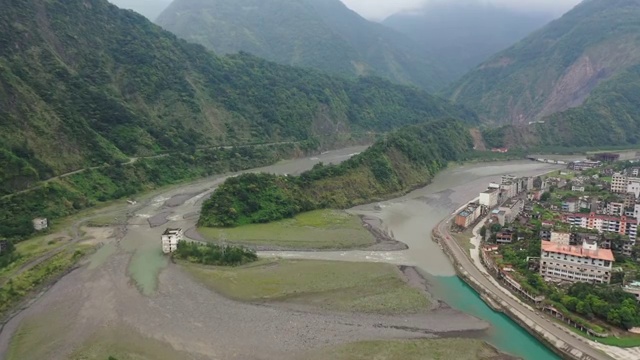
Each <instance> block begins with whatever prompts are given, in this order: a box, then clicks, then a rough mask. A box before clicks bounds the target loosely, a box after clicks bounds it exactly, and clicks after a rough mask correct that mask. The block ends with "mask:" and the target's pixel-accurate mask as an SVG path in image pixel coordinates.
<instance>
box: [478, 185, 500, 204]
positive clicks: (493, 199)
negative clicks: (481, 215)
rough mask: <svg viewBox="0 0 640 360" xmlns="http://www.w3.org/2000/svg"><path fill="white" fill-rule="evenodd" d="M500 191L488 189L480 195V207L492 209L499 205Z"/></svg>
mask: <svg viewBox="0 0 640 360" xmlns="http://www.w3.org/2000/svg"><path fill="white" fill-rule="evenodd" d="M499 194H500V191H499V190H498V189H487V190H485V191H483V192H481V193H480V198H479V200H478V201H479V202H480V205H483V206H486V207H488V208H492V207H494V206H496V205H498V195H499Z"/></svg>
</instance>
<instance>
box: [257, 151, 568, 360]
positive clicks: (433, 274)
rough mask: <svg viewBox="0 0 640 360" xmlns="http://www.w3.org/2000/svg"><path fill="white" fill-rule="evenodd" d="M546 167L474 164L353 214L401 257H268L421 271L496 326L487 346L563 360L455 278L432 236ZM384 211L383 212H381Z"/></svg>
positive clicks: (456, 302) (444, 294)
mask: <svg viewBox="0 0 640 360" xmlns="http://www.w3.org/2000/svg"><path fill="white" fill-rule="evenodd" d="M558 168H559V167H557V166H552V165H548V164H543V163H535V162H530V161H510V162H495V163H484V164H468V165H463V166H457V167H453V168H451V169H448V170H445V171H443V172H441V173H440V174H439V175H438V176H436V178H435V179H434V181H433V183H432V184H430V185H428V186H426V187H425V188H422V189H419V190H416V191H413V192H411V193H409V194H407V195H406V196H403V197H401V198H397V199H393V200H389V201H386V202H382V203H379V204H370V205H365V206H360V207H357V208H354V209H352V210H351V211H353V212H354V213H358V214H364V215H371V216H376V217H378V218H380V219H381V220H382V221H383V224H384V225H383V226H385V228H386V229H387V231H389V232H390V233H392V234H393V235H394V237H395V238H396V239H397V240H399V241H402V242H404V243H405V244H407V245H408V246H409V249H408V250H404V251H396V252H362V251H341V252H330V253H325V252H316V253H304V252H287V253H277V254H276V253H264V254H263V255H279V256H284V257H292V258H312V259H331V260H345V261H363V260H368V261H380V262H389V263H394V264H405V265H413V266H417V267H418V268H419V269H421V270H423V271H424V273H426V274H427V276H426V277H427V279H428V280H429V281H430V282H431V285H432V286H431V288H430V290H431V292H432V293H433V295H434V296H435V297H436V298H439V299H442V300H443V301H444V302H446V303H447V304H449V305H450V306H452V307H453V308H456V309H459V310H462V311H464V312H466V313H468V314H471V315H474V316H477V317H479V318H481V319H483V320H485V321H488V322H489V323H490V324H491V329H490V331H489V332H488V333H487V336H486V338H485V339H486V340H487V341H488V342H489V343H491V344H492V345H494V346H496V347H497V348H498V349H500V350H501V351H504V352H507V353H510V354H513V355H516V356H519V357H522V358H524V359H527V360H529V359H531V360H537V359H558V356H557V355H555V354H554V353H553V352H552V351H550V350H549V349H547V348H546V347H545V346H544V345H543V344H542V343H540V342H539V341H538V340H537V339H536V338H534V337H532V336H531V335H529V333H528V332H526V331H525V330H524V329H522V328H521V327H520V326H519V325H518V324H516V323H515V322H513V321H511V320H510V319H509V318H508V317H507V316H505V315H504V314H502V313H499V312H496V311H493V310H492V309H491V308H490V307H488V306H487V305H486V304H485V303H484V301H482V300H481V299H480V297H479V296H478V294H477V293H476V292H475V291H474V290H473V289H471V288H470V287H468V286H467V285H466V284H465V283H464V282H463V281H462V280H460V279H459V278H458V277H457V276H455V275H456V274H455V271H454V268H453V266H452V264H451V263H450V261H449V258H448V257H447V256H446V255H445V254H444V253H443V252H442V250H441V248H440V246H439V245H438V244H436V243H435V242H433V241H432V240H431V230H432V229H433V228H434V227H435V226H436V225H437V224H438V223H439V222H440V221H441V220H442V219H444V218H446V217H448V216H450V215H451V213H452V212H453V211H455V210H456V209H458V208H459V207H460V206H461V205H463V204H464V203H466V202H468V201H469V200H470V199H473V198H475V197H477V196H478V193H479V192H480V191H482V190H484V189H486V187H487V185H488V184H489V182H491V181H499V180H500V177H501V175H504V174H513V175H516V176H533V175H539V174H541V173H544V172H548V171H551V170H554V169H558ZM376 208H377V209H379V210H376Z"/></svg>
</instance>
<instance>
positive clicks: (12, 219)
mask: <svg viewBox="0 0 640 360" xmlns="http://www.w3.org/2000/svg"><path fill="white" fill-rule="evenodd" d="M301 151H302V150H301V149H300V146H299V145H294V144H282V145H277V146H276V145H274V146H263V147H244V148H234V149H208V150H194V151H193V152H192V153H188V154H173V155H169V156H165V157H158V158H151V159H140V160H138V161H136V162H135V163H132V164H115V165H105V166H102V167H100V168H96V169H91V170H87V171H84V172H81V173H78V174H74V175H70V176H67V177H63V178H60V179H56V180H54V181H51V182H48V183H46V184H44V185H42V186H40V187H37V188H35V189H33V190H30V191H26V192H22V193H17V194H15V195H9V196H3V197H0V238H2V237H6V238H9V239H14V240H20V239H24V238H26V237H28V236H29V235H31V234H33V232H34V229H33V225H32V223H31V220H32V219H33V218H35V217H46V218H48V219H49V221H50V223H55V219H57V218H60V217H64V216H68V215H71V214H74V213H76V212H78V211H80V210H82V209H86V208H88V207H91V206H94V205H97V204H100V203H102V202H105V201H109V200H114V199H122V198H126V197H132V196H134V195H135V194H137V193H140V192H142V191H148V190H152V189H156V188H158V187H161V186H164V185H170V184H175V183H179V182H182V181H186V180H192V179H197V178H201V177H205V176H209V175H213V174H223V173H226V172H235V171H239V170H245V169H250V168H254V167H258V166H264V165H267V164H271V163H274V162H276V161H278V160H280V159H282V158H287V157H292V156H295V155H298V154H301V153H302V152H301Z"/></svg>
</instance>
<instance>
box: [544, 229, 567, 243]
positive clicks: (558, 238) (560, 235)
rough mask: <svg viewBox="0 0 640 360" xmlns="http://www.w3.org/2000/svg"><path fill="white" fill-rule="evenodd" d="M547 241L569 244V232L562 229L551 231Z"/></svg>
mask: <svg viewBox="0 0 640 360" xmlns="http://www.w3.org/2000/svg"><path fill="white" fill-rule="evenodd" d="M549 241H551V242H552V243H554V244H558V245H570V244H571V233H569V232H562V231H552V232H551V236H550V237H549Z"/></svg>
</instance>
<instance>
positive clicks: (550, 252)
mask: <svg viewBox="0 0 640 360" xmlns="http://www.w3.org/2000/svg"><path fill="white" fill-rule="evenodd" d="M541 250H542V254H541V258H540V275H541V276H542V277H543V278H545V279H558V280H566V281H571V282H589V283H606V284H608V283H609V281H611V270H612V268H613V262H614V261H615V259H614V257H613V253H612V252H611V250H609V249H598V246H597V245H596V244H595V243H589V242H586V241H585V242H584V243H583V244H582V246H568V245H560V244H555V243H552V242H551V241H543V242H542V245H541Z"/></svg>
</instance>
